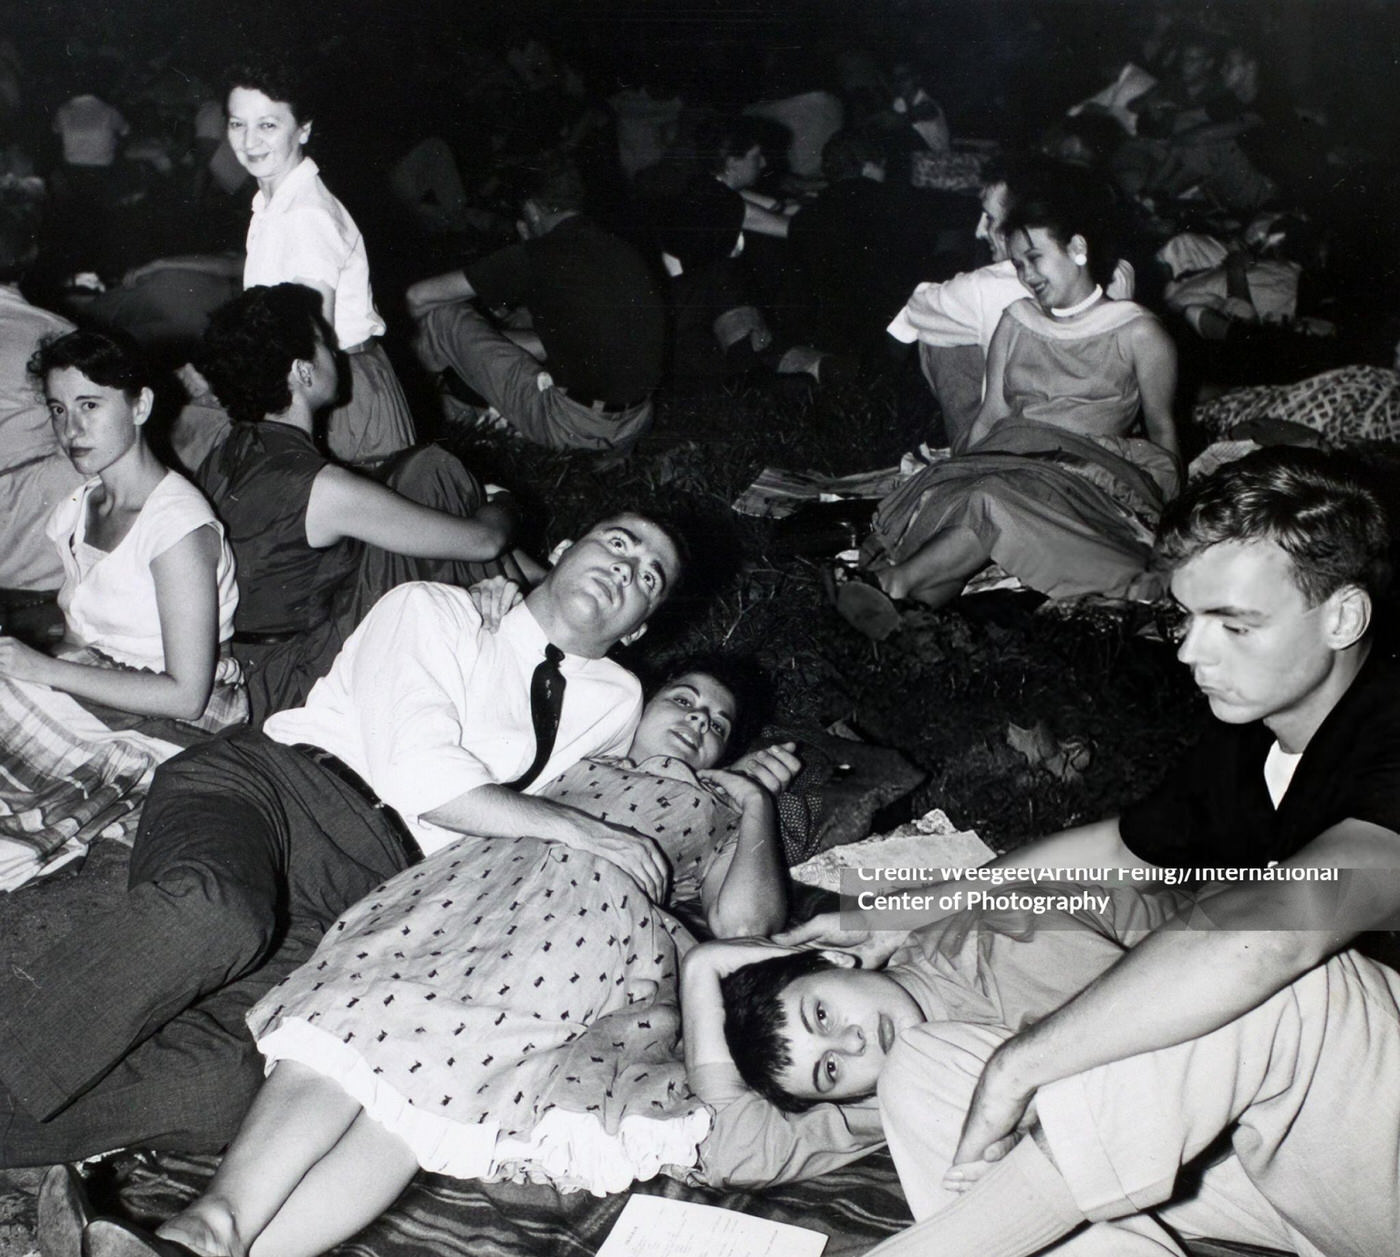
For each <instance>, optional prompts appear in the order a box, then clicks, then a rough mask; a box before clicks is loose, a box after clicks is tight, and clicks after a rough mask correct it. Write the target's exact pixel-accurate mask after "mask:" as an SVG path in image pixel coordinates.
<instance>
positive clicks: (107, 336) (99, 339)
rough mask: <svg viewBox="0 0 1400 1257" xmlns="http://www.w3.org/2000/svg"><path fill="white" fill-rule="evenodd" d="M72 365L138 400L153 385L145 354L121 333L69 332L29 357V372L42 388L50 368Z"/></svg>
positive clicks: (62, 367)
mask: <svg viewBox="0 0 1400 1257" xmlns="http://www.w3.org/2000/svg"><path fill="white" fill-rule="evenodd" d="M65 367H72V368H73V369H74V370H75V371H78V372H80V373H81V374H83V375H85V376H86V377H87V378H88V379H89V380H91V381H92V382H93V383H94V384H100V385H102V387H103V388H119V389H121V391H122V392H123V393H125V394H126V395H127V397H128V399H130V400H131V401H135V400H136V398H137V396H138V395H139V394H140V392H141V390H142V389H143V388H151V387H152V371H151V367H150V364H149V363H148V362H147V361H146V356H145V355H144V354H143V353H142V352H141V350H140V348H139V347H138V346H137V344H136V342H135V341H134V340H132V339H131V337H129V336H127V335H125V334H123V333H121V332H94V331H77V332H68V333H66V334H65V335H63V336H55V337H51V338H50V339H48V340H45V341H42V342H40V344H39V348H38V349H37V350H35V352H34V356H33V357H32V358H30V359H29V374H30V375H31V376H32V377H33V378H34V379H35V380H36V381H37V382H38V384H39V386H40V387H41V388H42V387H43V385H44V381H45V380H46V379H47V378H48V374H49V372H50V371H62V370H63V369H64V368H65Z"/></svg>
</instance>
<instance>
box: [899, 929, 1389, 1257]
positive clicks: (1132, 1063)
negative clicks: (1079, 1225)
mask: <svg viewBox="0 0 1400 1257" xmlns="http://www.w3.org/2000/svg"><path fill="white" fill-rule="evenodd" d="M1008 1037H1010V1032H1009V1031H1007V1030H1005V1029H1003V1028H1000V1027H992V1026H974V1025H967V1024H962V1023H954V1022H947V1023H937V1022H931V1023H927V1024H925V1025H922V1026H918V1027H916V1028H914V1029H913V1030H911V1031H907V1032H906V1033H905V1035H904V1036H903V1037H902V1039H901V1041H900V1043H899V1044H898V1045H897V1046H896V1048H895V1050H894V1052H893V1053H892V1055H891V1058H890V1061H889V1063H888V1065H887V1066H886V1068H885V1071H884V1073H883V1074H882V1075H881V1078H880V1086H879V1096H880V1107H881V1113H882V1116H883V1119H884V1124H885V1132H886V1135H887V1137H888V1139H889V1145H890V1151H891V1152H892V1153H893V1155H894V1159H895V1165H896V1166H897V1168H898V1170H899V1176H900V1182H901V1183H902V1184H903V1186H904V1191H905V1195H906V1196H907V1197H908V1200H909V1205H910V1208H911V1209H912V1211H913V1213H914V1216H915V1218H916V1219H920V1220H922V1219H925V1218H928V1217H930V1216H932V1215H934V1214H936V1213H937V1212H938V1211H939V1210H940V1209H942V1208H943V1207H945V1206H946V1205H947V1204H948V1203H949V1202H950V1200H951V1199H952V1198H953V1197H952V1196H951V1194H950V1193H947V1192H945V1191H944V1189H943V1188H942V1187H941V1185H940V1183H941V1179H942V1176H943V1173H944V1171H945V1170H946V1169H947V1168H948V1166H949V1165H950V1164H951V1161H952V1156H953V1153H954V1151H955V1149H956V1147H957V1143H958V1138H959V1135H960V1133H961V1130H962V1123H963V1118H964V1117H965V1116H966V1113H967V1108H968V1105H969V1103H970V1101H971V1097H972V1091H973V1088H974V1086H975V1085H976V1082H977V1079H978V1077H979V1075H980V1074H981V1071H982V1067H983V1065H984V1063H985V1062H986V1060H987V1058H988V1057H989V1056H991V1054H992V1052H993V1051H994V1050H995V1048H996V1047H997V1045H998V1044H999V1043H1001V1042H1002V1041H1003V1040H1004V1039H1006V1038H1008ZM1035 1107H1036V1113H1037V1116H1038V1119H1039V1122H1040V1125H1041V1127H1042V1129H1043V1131H1044V1133H1045V1136H1046V1139H1047V1141H1048V1143H1049V1147H1050V1152H1051V1155H1052V1157H1053V1159H1054V1161H1055V1163H1056V1165H1057V1166H1058V1167H1059V1169H1060V1172H1061V1173H1062V1174H1063V1175H1064V1177H1065V1180H1066V1182H1067V1183H1068V1184H1069V1188H1070V1191H1071V1192H1072V1194H1073V1196H1074V1198H1075V1200H1076V1201H1077V1203H1078V1204H1079V1206H1080V1208H1081V1209H1082V1210H1083V1211H1084V1213H1085V1215H1086V1216H1087V1217H1088V1218H1090V1219H1093V1223H1094V1224H1093V1225H1091V1226H1088V1227H1086V1228H1084V1229H1082V1230H1080V1231H1078V1232H1076V1233H1075V1234H1074V1235H1073V1236H1071V1237H1070V1238H1068V1239H1066V1240H1062V1241H1061V1242H1060V1243H1059V1244H1057V1245H1054V1246H1052V1247H1051V1248H1049V1249H1046V1250H1045V1251H1046V1252H1047V1253H1053V1254H1055V1257H1165V1255H1166V1254H1172V1255H1173V1257H1181V1254H1182V1249H1181V1248H1180V1246H1179V1245H1178V1244H1177V1243H1176V1241H1175V1240H1174V1239H1173V1238H1172V1237H1171V1236H1170V1235H1169V1234H1168V1233H1167V1231H1166V1230H1165V1229H1164V1228H1163V1227H1162V1226H1161V1225H1159V1224H1158V1222H1157V1221H1156V1220H1154V1216H1153V1214H1155V1216H1156V1217H1157V1218H1160V1219H1161V1220H1162V1221H1163V1222H1165V1223H1167V1224H1168V1225H1169V1226H1170V1227H1172V1228H1173V1229H1174V1230H1176V1231H1178V1232H1180V1233H1181V1234H1183V1235H1187V1236H1212V1237H1215V1238H1218V1239H1229V1240H1236V1241H1243V1242H1246V1243H1253V1244H1262V1245H1266V1246H1269V1247H1274V1248H1283V1249H1290V1250H1293V1251H1296V1252H1298V1253H1299V1254H1303V1255H1304V1257H1324V1255H1325V1257H1390V1255H1391V1254H1394V1253H1396V1252H1397V1251H1400V1168H1397V1167H1400V975H1397V974H1396V973H1394V972H1393V971H1391V970H1389V969H1387V968H1385V967H1383V966H1381V965H1378V964H1375V963H1373V962H1372V961H1369V960H1367V959H1365V958H1364V957H1361V956H1358V955H1356V954H1354V953H1352V952H1344V953H1342V954H1341V955H1338V956H1335V957H1333V958H1332V959H1331V960H1330V961H1328V962H1327V963H1326V964H1325V965H1323V966H1321V967H1319V968H1317V969H1314V970H1312V971H1311V972H1309V973H1307V974H1305V975H1304V976H1303V977H1301V978H1299V979H1298V980H1297V981H1295V982H1294V983H1292V984H1291V985H1290V986H1287V987H1285V988H1284V989H1283V990H1282V991H1280V992H1279V993H1278V994H1277V995H1275V996H1273V997H1272V998H1271V999H1269V1000H1267V1001H1265V1002H1264V1003H1263V1004H1261V1005H1260V1006H1259V1007H1258V1008H1256V1009H1254V1010H1253V1011H1251V1012H1249V1013H1246V1014H1245V1015H1244V1016H1242V1017H1240V1018H1238V1019H1237V1020H1235V1021H1232V1022H1230V1023H1229V1024H1228V1025H1226V1026H1223V1027H1221V1028H1220V1029H1219V1030H1216V1031H1214V1032H1213V1033H1211V1034H1208V1035H1205V1036H1203V1037H1201V1038H1199V1039H1194V1040H1191V1041H1189V1042H1186V1043H1183V1044H1179V1045H1178V1046H1176V1047H1171V1048H1165V1049H1162V1050H1160V1051H1155V1052H1146V1053H1143V1054H1141V1055H1139V1056H1134V1057H1130V1058H1128V1059H1127V1060H1122V1061H1117V1062H1114V1063H1112V1064H1109V1065H1104V1066H1101V1067H1099V1068H1097V1069H1092V1070H1089V1071H1087V1072H1086V1073H1083V1074H1077V1075H1074V1076H1071V1077H1069V1078H1065V1079H1062V1080H1061V1081H1059V1082H1056V1083H1052V1084H1051V1085H1049V1086H1047V1087H1042V1088H1041V1089H1040V1090H1039V1092H1037V1094H1036V1100H1035ZM1227 1131H1228V1132H1230V1142H1229V1145H1228V1146H1227V1148H1226V1150H1225V1152H1224V1154H1223V1155H1220V1156H1217V1157H1216V1158H1215V1159H1212V1160H1210V1161H1209V1162H1208V1163H1207V1164H1206V1165H1205V1167H1204V1169H1203V1170H1201V1171H1200V1172H1199V1183H1198V1184H1197V1183H1195V1182H1190V1183H1188V1182H1186V1181H1185V1180H1186V1179H1187V1175H1192V1176H1193V1177H1194V1175H1193V1171H1195V1170H1196V1167H1192V1169H1191V1170H1189V1171H1188V1172H1187V1175H1180V1171H1181V1167H1182V1166H1183V1165H1185V1164H1186V1163H1187V1162H1189V1161H1191V1160H1192V1158H1194V1157H1196V1156H1197V1155H1198V1154H1200V1153H1201V1152H1202V1151H1204V1150H1205V1149H1206V1148H1208V1147H1210V1146H1211V1145H1212V1144H1213V1143H1214V1142H1215V1140H1216V1139H1217V1137H1218V1136H1220V1135H1221V1134H1222V1133H1223V1132H1227ZM1179 1175H1180V1178H1181V1181H1179ZM1169 1201H1170V1202H1171V1203H1167V1202H1169ZM1147 1210H1152V1211H1153V1214H1148V1213H1147V1212H1145V1211H1147ZM917 1230H918V1228H917V1227H916V1228H915V1230H914V1231H913V1232H905V1233H904V1236H902V1237H895V1238H894V1240H892V1241H889V1242H887V1244H888V1251H889V1252H890V1253H891V1254H894V1253H902V1252H908V1253H911V1254H912V1253H915V1252H920V1251H923V1249H922V1248H920V1247H919V1246H918V1244H919V1242H920V1241H919V1239H918V1236H917ZM905 1244H909V1245H910V1247H908V1248H905V1247H904V1245H905ZM876 1251H877V1252H878V1253H880V1254H881V1257H884V1254H885V1253H886V1251H887V1245H881V1246H880V1247H879V1248H878V1249H877V1250H876ZM940 1257H957V1255H956V1254H940Z"/></svg>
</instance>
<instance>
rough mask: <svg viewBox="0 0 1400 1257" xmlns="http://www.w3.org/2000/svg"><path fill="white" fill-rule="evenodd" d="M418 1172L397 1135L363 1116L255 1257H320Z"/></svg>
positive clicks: (312, 1173)
mask: <svg viewBox="0 0 1400 1257" xmlns="http://www.w3.org/2000/svg"><path fill="white" fill-rule="evenodd" d="M417 1172H418V1160H417V1158H416V1157H415V1156H414V1155H413V1153H412V1152H411V1151H410V1150H409V1147H408V1145H407V1144H406V1143H404V1141H403V1140H402V1139H400V1138H399V1137H398V1136H397V1135H393V1134H390V1133H389V1132H388V1131H387V1130H385V1129H384V1127H383V1126H381V1125H380V1124H379V1123H378V1122H376V1121H375V1120H374V1119H373V1118H372V1117H370V1116H369V1114H367V1113H365V1112H363V1111H362V1112H361V1113H360V1115H359V1117H357V1118H356V1119H355V1121H354V1123H353V1124H352V1125H351V1127H350V1129H349V1130H348V1131H346V1133H345V1135H344V1137H343V1138H342V1139H341V1140H340V1142H339V1143H338V1144H336V1146H335V1147H334V1148H332V1149H331V1150H330V1152H328V1153H327V1154H326V1155H325V1156H324V1157H322V1158H321V1159H320V1160H319V1161H317V1162H316V1164H315V1165H314V1166H312V1167H311V1169H310V1170H309V1171H308V1172H307V1175H306V1177H305V1178H304V1179H302V1180H301V1182H300V1183H298V1184H297V1187H296V1190H295V1191H293V1192H292V1194H291V1195H290V1196H289V1197H288V1198H287V1201H286V1203H285V1204H284V1205H283V1206H282V1208H281V1209H279V1210H278V1211H277V1215H276V1216H275V1217H274V1218H273V1219H272V1221H271V1222H269V1223H268V1225H267V1227H266V1229H265V1230H264V1231H263V1233H262V1234H261V1235H259V1236H258V1238H257V1240H256V1241H255V1242H254V1243H253V1247H252V1257H316V1254H318V1253H324V1252H325V1251H326V1250H327V1249H329V1248H333V1247H334V1246H335V1245H337V1244H339V1243H340V1242H341V1241H342V1240H347V1239H349V1238H350V1237H351V1236H352V1235H355V1234H356V1233H358V1232H359V1231H361V1230H363V1229H364V1228H365V1227H367V1226H368V1225H369V1224H370V1223H371V1222H373V1221H374V1220H375V1218H377V1217H379V1215H380V1214H381V1213H383V1212H384V1211H385V1210H386V1209H387V1208H388V1207H389V1206H390V1205H392V1204H393V1203H394V1201H396V1200H397V1199H398V1198H399V1197H400V1196H401V1195H402V1194H403V1189H404V1188H405V1187H407V1186H408V1185H409V1183H410V1182H411V1181H412V1179H413V1176H414V1175H415V1174H416V1173H417Z"/></svg>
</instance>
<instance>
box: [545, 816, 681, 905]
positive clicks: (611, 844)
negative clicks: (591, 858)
mask: <svg viewBox="0 0 1400 1257" xmlns="http://www.w3.org/2000/svg"><path fill="white" fill-rule="evenodd" d="M572 830H573V832H572V835H571V836H570V837H568V838H565V839H562V841H563V842H564V843H565V845H567V846H570V847H573V848H575V849H576V850H578V851H587V852H588V853H589V854H590V855H596V856H598V857H599V858H601V859H604V860H606V861H607V862H608V863H609V864H613V865H616V866H617V867H618V868H619V869H621V870H622V871H623V872H624V873H625V874H627V876H628V877H630V878H631V879H632V880H633V881H634V882H636V883H637V885H638V886H640V887H641V888H642V890H643V891H645V892H646V896H647V898H648V899H650V900H651V901H652V903H655V904H664V903H665V902H666V893H667V890H668V888H669V885H670V881H671V864H670V861H668V860H667V859H666V856H665V855H664V854H663V853H662V850H661V848H660V847H658V846H657V845H656V843H654V842H653V841H652V840H651V839H650V838H647V837H645V836H644V835H642V834H634V833H633V832H632V831H631V830H628V829H620V828H618V827H617V826H615V825H609V824H608V823H607V822H606V821H600V820H594V819H593V818H592V817H591V816H583V815H581V814H580V816H579V818H578V824H577V825H576V826H574V827H572Z"/></svg>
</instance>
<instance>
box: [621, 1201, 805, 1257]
mask: <svg viewBox="0 0 1400 1257" xmlns="http://www.w3.org/2000/svg"><path fill="white" fill-rule="evenodd" d="M826 1239H827V1237H826V1236H825V1235H823V1234H822V1233H821V1232H820V1231H809V1230H807V1229H806V1227H800V1226H789V1225H788V1224H787V1223H785V1222H772V1221H769V1220H768V1219H767V1218H755V1217H752V1216H750V1215H749V1214H747V1213H735V1212H734V1211H733V1210H732V1209H716V1208H715V1207H714V1206H713V1205H697V1204H692V1203H691V1202H690V1201H688V1200H664V1199H662V1198H661V1197H659V1196H632V1197H631V1198H630V1199H629V1200H628V1201H627V1204H626V1205H624V1206H623V1209H622V1213H621V1214H619V1215H618V1219H617V1221H616V1222H615V1223H614V1224H613V1229H612V1231H611V1232H610V1233H609V1235H608V1238H607V1239H606V1240H604V1241H603V1246H602V1247H601V1248H600V1249H599V1250H598V1257H820V1254H821V1251H822V1249H823V1248H825V1247H826Z"/></svg>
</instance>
